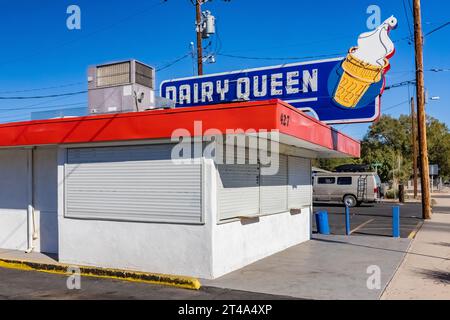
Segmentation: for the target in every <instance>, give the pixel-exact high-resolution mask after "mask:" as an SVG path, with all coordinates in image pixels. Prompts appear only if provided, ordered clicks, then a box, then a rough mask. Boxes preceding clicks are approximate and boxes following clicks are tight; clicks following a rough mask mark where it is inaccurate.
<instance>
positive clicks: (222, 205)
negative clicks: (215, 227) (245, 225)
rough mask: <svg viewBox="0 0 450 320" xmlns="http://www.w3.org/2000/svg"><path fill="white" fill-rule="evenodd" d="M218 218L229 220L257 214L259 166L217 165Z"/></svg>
mask: <svg viewBox="0 0 450 320" xmlns="http://www.w3.org/2000/svg"><path fill="white" fill-rule="evenodd" d="M217 170H218V207H219V218H220V219H229V218H235V217H239V216H252V215H257V214H258V213H259V181H258V180H259V166H258V165H257V164H219V165H217Z"/></svg>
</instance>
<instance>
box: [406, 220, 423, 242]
mask: <svg viewBox="0 0 450 320" xmlns="http://www.w3.org/2000/svg"><path fill="white" fill-rule="evenodd" d="M422 226H423V222H420V223H419V224H418V225H417V226H416V227H415V228H414V230H413V231H411V233H410V234H409V235H408V239H411V240H412V239H414V238H415V237H416V235H417V232H419V230H420V229H421V228H422Z"/></svg>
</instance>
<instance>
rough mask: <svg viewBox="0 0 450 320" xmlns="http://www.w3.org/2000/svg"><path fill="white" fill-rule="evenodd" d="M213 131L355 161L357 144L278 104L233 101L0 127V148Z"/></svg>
mask: <svg viewBox="0 0 450 320" xmlns="http://www.w3.org/2000/svg"><path fill="white" fill-rule="evenodd" d="M195 121H201V124H202V125H201V127H202V131H203V132H202V133H201V134H203V133H204V132H205V131H206V130H209V129H218V130H220V131H221V132H223V133H224V134H225V133H226V130H227V129H233V130H236V129H242V130H244V131H246V130H256V131H260V130H267V131H271V130H279V132H280V136H281V138H280V140H281V142H282V143H287V144H289V145H294V146H298V147H302V148H305V149H311V150H314V151H316V152H318V154H319V156H321V157H336V156H341V157H342V156H349V157H359V156H360V143H359V141H357V140H355V139H352V138H350V137H349V136H347V135H345V134H343V133H341V132H338V131H336V130H334V129H333V128H331V127H329V126H328V125H326V124H324V123H322V122H320V121H318V120H316V119H314V118H312V117H310V116H308V115H306V114H305V113H303V112H301V111H299V110H298V109H296V108H294V107H292V106H290V105H289V104H287V103H285V102H282V101H280V100H267V101H252V102H237V103H231V104H220V105H212V106H200V107H192V108H177V109H170V110H152V111H145V112H130V113H120V114H106V115H97V116H85V117H74V118H63V119H50V120H34V121H27V122H15V123H7V124H2V125H0V147H16V146H37V145H58V144H75V143H76V144H78V143H92V142H107V141H130V140H143V139H167V138H170V137H171V136H172V133H173V132H174V130H176V129H180V128H183V129H186V130H187V132H190V134H191V135H195V134H198V132H194V122H195Z"/></svg>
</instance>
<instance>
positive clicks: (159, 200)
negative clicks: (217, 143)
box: [65, 144, 202, 223]
mask: <svg viewBox="0 0 450 320" xmlns="http://www.w3.org/2000/svg"><path fill="white" fill-rule="evenodd" d="M172 146H173V145H172V144H160V145H144V146H124V147H103V148H102V147H99V148H76V149H69V150H68V154H67V163H66V168H65V176H66V179H65V183H66V186H65V187H66V188H65V202H66V203H65V205H66V210H65V215H66V217H72V218H84V219H108V220H126V221H151V222H174V223H175V222H176V223H201V222H202V211H201V210H202V206H201V181H202V179H201V176H202V175H201V164H200V163H195V164H175V163H174V162H172V160H171V150H172Z"/></svg>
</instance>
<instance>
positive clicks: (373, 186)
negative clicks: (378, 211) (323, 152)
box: [312, 172, 381, 207]
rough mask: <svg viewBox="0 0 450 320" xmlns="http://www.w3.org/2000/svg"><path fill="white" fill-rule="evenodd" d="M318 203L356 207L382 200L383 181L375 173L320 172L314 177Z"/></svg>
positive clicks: (315, 199) (315, 197)
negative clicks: (337, 203) (338, 203)
mask: <svg viewBox="0 0 450 320" xmlns="http://www.w3.org/2000/svg"><path fill="white" fill-rule="evenodd" d="M312 179H313V199H314V201H316V202H328V201H333V202H336V201H337V202H343V203H344V204H345V205H346V206H349V207H354V206H358V205H360V204H361V203H369V202H376V201H379V199H380V187H381V180H380V178H379V177H378V175H377V174H376V173H374V172H330V173H328V172H327V173H325V172H320V173H315V174H314V175H313V178H312Z"/></svg>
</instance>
